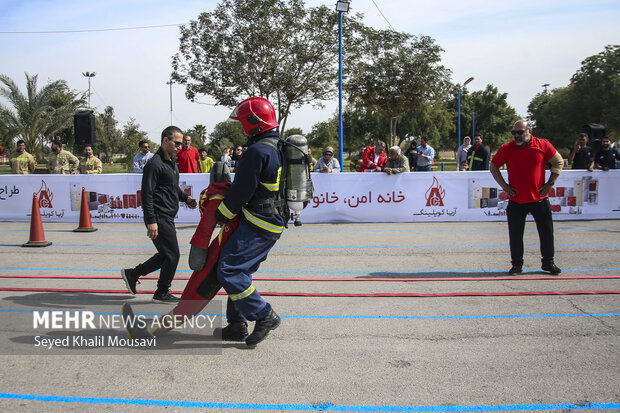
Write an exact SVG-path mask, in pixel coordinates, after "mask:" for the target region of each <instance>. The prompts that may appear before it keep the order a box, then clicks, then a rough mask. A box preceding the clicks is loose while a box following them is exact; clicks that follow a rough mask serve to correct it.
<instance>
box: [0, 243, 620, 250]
mask: <svg viewBox="0 0 620 413" xmlns="http://www.w3.org/2000/svg"><path fill="white" fill-rule="evenodd" d="M619 245H620V244H556V245H555V246H556V247H616V246H619ZM539 246H540V245H539V244H528V245H525V247H539ZM0 247H21V244H0ZM47 248H149V249H151V248H153V246H152V245H67V244H52V245H50V246H48V247H47ZM179 248H182V249H183V248H190V246H189V245H186V246H180V247H179ZM334 248H336V249H344V248H349V249H398V248H416V249H417V248H508V245H506V244H489V245H484V244H468V245H276V246H274V247H273V249H334Z"/></svg>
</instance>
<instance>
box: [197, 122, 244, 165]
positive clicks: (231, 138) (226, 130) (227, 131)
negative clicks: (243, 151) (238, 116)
mask: <svg viewBox="0 0 620 413" xmlns="http://www.w3.org/2000/svg"><path fill="white" fill-rule="evenodd" d="M245 142H246V137H245V135H244V134H243V132H242V130H241V123H239V122H229V121H224V122H220V123H218V124H216V125H215V127H214V128H213V132H211V134H210V135H209V145H208V147H207V152H208V153H209V156H210V157H212V158H213V160H215V161H218V160H219V159H220V156H222V150H223V149H224V148H227V147H228V148H231V147H233V146H236V145H245Z"/></svg>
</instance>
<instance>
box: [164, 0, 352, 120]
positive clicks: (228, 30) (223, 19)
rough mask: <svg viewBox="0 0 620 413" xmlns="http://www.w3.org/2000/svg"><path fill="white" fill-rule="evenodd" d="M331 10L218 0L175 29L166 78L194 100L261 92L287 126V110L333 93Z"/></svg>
mask: <svg viewBox="0 0 620 413" xmlns="http://www.w3.org/2000/svg"><path fill="white" fill-rule="evenodd" d="M337 16H338V15H337V13H334V12H333V10H331V9H330V8H327V7H326V6H320V7H316V8H311V9H305V8H304V3H303V1H301V0H223V1H222V2H221V3H220V4H219V5H218V6H217V7H216V8H215V10H214V11H213V12H210V13H201V14H200V15H199V16H198V19H197V20H192V21H191V22H190V23H189V24H188V25H186V26H182V27H181V38H180V47H179V53H177V54H176V55H175V56H174V57H173V60H172V66H173V70H174V71H173V74H172V78H173V79H174V80H175V81H177V82H179V83H182V84H184V85H186V93H185V95H186V96H187V98H188V99H190V100H192V101H193V100H194V99H195V98H196V96H197V95H201V94H204V95H209V96H212V97H213V98H215V101H216V103H217V104H218V105H223V106H228V107H233V106H235V105H236V104H237V103H238V102H239V101H240V100H242V99H244V98H247V97H250V96H262V97H264V98H267V99H269V100H270V101H271V102H272V103H273V104H274V106H275V107H276V110H277V113H278V121H279V123H280V128H281V130H285V129H286V120H287V118H288V116H289V114H290V113H291V110H292V109H293V108H298V107H301V106H302V105H305V104H307V103H311V104H314V105H315V106H321V104H320V102H321V101H323V100H326V99H330V98H333V97H334V96H335V93H336V87H335V86H336V74H337V70H336V68H335V67H336V64H337V51H338V41H337V33H338V30H337V23H338V21H337ZM347 17H348V18H347V22H349V23H352V22H354V19H355V18H356V17H355V16H354V15H350V16H347ZM347 27H353V26H352V24H348V25H347Z"/></svg>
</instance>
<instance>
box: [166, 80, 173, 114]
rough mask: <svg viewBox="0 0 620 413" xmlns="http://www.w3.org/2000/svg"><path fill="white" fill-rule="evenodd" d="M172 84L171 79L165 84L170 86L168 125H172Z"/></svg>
mask: <svg viewBox="0 0 620 413" xmlns="http://www.w3.org/2000/svg"><path fill="white" fill-rule="evenodd" d="M173 83H174V82H173V81H172V79H170V80H169V81H168V82H166V84H167V85H170V125H172V84H173Z"/></svg>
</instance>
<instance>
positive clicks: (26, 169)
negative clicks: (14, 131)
mask: <svg viewBox="0 0 620 413" xmlns="http://www.w3.org/2000/svg"><path fill="white" fill-rule="evenodd" d="M9 165H10V166H11V173H12V174H20V175H26V174H31V173H33V172H34V170H35V169H36V168H37V163H36V162H35V160H34V156H32V155H30V154H29V153H28V152H26V143H25V142H24V140H23V139H20V140H18V141H17V149H16V150H15V152H14V153H13V154H12V155H11V156H9Z"/></svg>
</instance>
